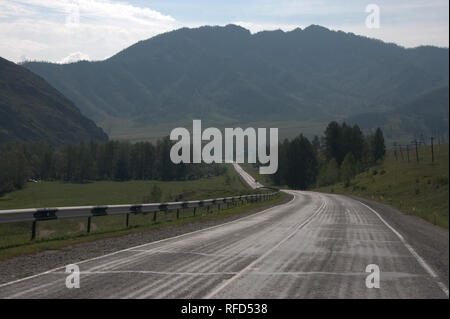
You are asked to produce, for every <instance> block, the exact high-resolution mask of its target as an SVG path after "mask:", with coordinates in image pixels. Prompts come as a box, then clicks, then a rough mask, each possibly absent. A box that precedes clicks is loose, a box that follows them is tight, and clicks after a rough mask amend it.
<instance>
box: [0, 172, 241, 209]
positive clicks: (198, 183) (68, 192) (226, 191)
mask: <svg viewBox="0 0 450 319" xmlns="http://www.w3.org/2000/svg"><path fill="white" fill-rule="evenodd" d="M153 185H157V186H158V187H159V188H160V189H161V190H162V201H173V200H175V197H177V196H180V195H181V196H182V199H183V200H193V199H206V198H215V197H225V196H232V195H238V194H243V193H248V192H249V190H248V188H247V187H246V185H244V184H243V183H242V182H241V180H240V178H239V176H238V175H237V174H236V172H235V171H234V169H233V168H232V167H231V165H227V172H226V174H224V175H221V176H215V177H210V178H203V179H199V180H193V181H173V182H162V181H126V182H113V181H102V182H92V183H86V184H74V183H62V182H39V183H28V184H27V186H26V187H25V188H24V189H22V190H19V191H15V192H11V193H8V194H6V195H5V196H3V197H0V210H1V209H15V208H38V207H61V206H81V205H113V204H133V203H144V202H151V201H152V200H151V190H152V187H153Z"/></svg>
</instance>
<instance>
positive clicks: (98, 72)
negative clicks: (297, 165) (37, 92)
mask: <svg viewBox="0 0 450 319" xmlns="http://www.w3.org/2000/svg"><path fill="white" fill-rule="evenodd" d="M25 66H26V67H27V68H29V69H30V70H32V71H33V72H35V73H37V74H39V75H41V76H42V77H44V78H45V79H46V80H48V81H49V82H50V83H51V84H52V85H54V86H55V87H56V88H57V89H58V90H60V91H61V92H62V93H63V94H64V95H66V96H67V97H68V98H70V99H71V100H72V101H74V102H75V104H76V105H77V106H78V107H79V108H80V109H81V111H82V112H83V113H84V114H85V115H87V116H88V117H90V118H92V119H94V120H95V121H96V122H97V123H98V124H99V125H100V126H102V127H103V128H104V129H105V130H106V131H107V133H110V134H111V135H112V136H113V137H124V138H133V137H136V138H146V137H149V136H148V135H149V134H150V135H152V134H154V130H155V127H160V128H162V130H164V132H163V134H162V135H167V134H168V133H169V132H170V129H171V128H173V127H175V126H176V125H180V124H181V125H189V123H190V121H191V119H192V118H198V119H202V120H203V121H205V122H206V123H207V125H216V126H219V127H224V126H229V125H234V126H237V125H242V126H249V125H252V123H253V124H254V123H264V124H265V125H270V124H271V123H276V125H277V127H280V128H282V127H283V125H286V126H294V127H300V126H303V127H305V126H306V127H307V126H308V125H309V123H315V127H316V128H315V130H316V131H315V133H319V132H320V131H321V130H323V128H324V127H325V125H326V123H328V122H329V121H330V120H342V119H345V118H347V117H349V116H351V115H355V114H363V113H367V112H377V113H380V112H391V111H396V110H397V109H398V108H400V107H402V106H404V105H405V103H406V102H407V101H411V100H413V99H414V98H416V97H418V96H420V95H422V94H424V93H426V92H429V91H431V90H434V89H437V88H440V87H443V86H448V66H449V54H448V49H444V48H436V47H419V48H414V49H405V48H403V47H400V46H397V45H395V44H389V43H384V42H382V41H379V40H374V39H369V38H365V37H361V36H357V35H354V34H352V33H344V32H340V31H337V32H336V31H331V30H328V29H326V28H323V27H320V26H315V25H313V26H310V27H307V28H305V29H303V30H302V29H300V28H297V29H295V30H293V31H290V32H283V31H265V32H260V33H256V34H253V35H252V34H251V33H250V32H249V31H248V30H246V29H244V28H242V27H239V26H235V25H228V26H225V27H210V26H205V27H200V28H196V29H188V28H183V29H179V30H176V31H172V32H168V33H165V34H161V35H158V36H155V37H153V38H151V39H148V40H145V41H141V42H138V43H136V44H134V45H132V46H131V47H129V48H127V49H125V50H123V51H121V52H119V53H118V54H116V55H114V56H113V57H111V58H109V59H107V60H104V61H98V62H87V61H81V62H78V63H72V64H67V65H60V64H53V63H43V62H30V63H26V64H25ZM399 114H400V115H401V111H399ZM288 122H289V124H287V123H288ZM283 123H285V124H283ZM293 123H294V124H293ZM295 123H297V124H298V123H302V125H296V124H295ZM305 123H306V124H305ZM254 125H256V124H254ZM298 132H299V130H298V129H297V128H295V134H298ZM303 132H305V130H303ZM307 133H308V132H307ZM309 133H312V132H309ZM403 133H405V132H402V134H403ZM406 133H411V132H406Z"/></svg>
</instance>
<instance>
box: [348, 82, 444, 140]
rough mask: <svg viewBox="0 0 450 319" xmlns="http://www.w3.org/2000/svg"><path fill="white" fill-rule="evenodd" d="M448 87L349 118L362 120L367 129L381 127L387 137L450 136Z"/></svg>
mask: <svg viewBox="0 0 450 319" xmlns="http://www.w3.org/2000/svg"><path fill="white" fill-rule="evenodd" d="M448 90H449V88H448V85H447V86H444V87H441V88H438V89H433V90H431V91H429V92H426V93H423V94H420V95H419V96H418V97H415V98H413V99H411V100H409V101H407V102H406V103H404V104H403V105H401V106H400V107H398V108H396V109H394V110H392V111H387V112H372V113H362V114H357V115H354V116H351V117H349V118H348V119H347V122H348V123H350V124H358V125H360V126H361V128H362V129H364V130H366V131H373V130H375V129H376V128H377V127H381V128H382V129H383V132H384V133H385V135H386V137H388V138H389V139H391V140H394V141H403V142H409V141H410V140H409V139H410V138H411V137H413V138H418V137H420V136H426V137H430V136H434V137H440V136H448V127H449V95H448ZM405 132H410V134H409V135H407V134H405ZM408 138H409V139H408Z"/></svg>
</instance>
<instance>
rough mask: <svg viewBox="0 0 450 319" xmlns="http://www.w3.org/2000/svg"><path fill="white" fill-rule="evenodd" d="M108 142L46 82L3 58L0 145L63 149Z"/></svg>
mask: <svg viewBox="0 0 450 319" xmlns="http://www.w3.org/2000/svg"><path fill="white" fill-rule="evenodd" d="M107 139H108V136H107V135H106V134H105V133H104V132H103V130H102V129H101V128H99V127H97V126H96V124H95V123H94V122H93V121H92V120H90V119H88V118H86V117H85V116H83V115H82V114H81V112H80V110H79V109H78V108H77V107H76V106H75V105H74V104H73V103H72V102H71V101H69V100H68V99H67V98H66V97H64V96H63V95H62V94H61V93H60V92H58V91H57V90H56V89H55V88H53V87H52V86H50V85H49V84H48V83H47V82H46V81H45V80H44V79H42V78H41V77H39V76H38V75H36V74H33V73H32V72H30V71H29V70H28V69H26V68H24V67H22V66H19V65H16V64H15V63H12V62H10V61H8V60H5V59H3V58H0V143H2V142H8V141H14V140H19V141H45V142H47V143H50V144H53V145H61V144H65V143H77V142H81V141H88V140H101V141H104V140H107Z"/></svg>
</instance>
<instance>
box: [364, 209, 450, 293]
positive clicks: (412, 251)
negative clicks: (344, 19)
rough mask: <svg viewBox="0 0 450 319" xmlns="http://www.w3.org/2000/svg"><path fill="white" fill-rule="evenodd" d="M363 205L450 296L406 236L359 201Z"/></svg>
mask: <svg viewBox="0 0 450 319" xmlns="http://www.w3.org/2000/svg"><path fill="white" fill-rule="evenodd" d="M358 202H359V203H360V204H361V205H363V206H365V207H367V208H368V209H370V210H371V211H372V212H373V213H374V214H375V215H377V216H378V218H379V219H380V220H381V221H382V222H383V223H384V224H385V225H386V226H387V227H388V228H389V229H390V230H391V231H392V232H393V233H394V234H395V235H396V236H397V237H398V238H399V239H400V240H401V242H402V243H403V245H405V247H406V248H407V249H408V250H409V252H410V253H411V254H412V255H413V256H414V258H416V260H417V262H418V263H419V264H420V265H421V266H422V268H423V269H425V271H426V272H428V274H429V275H430V276H431V277H433V278H435V279H436V282H437V284H438V286H439V288H441V290H442V291H443V292H444V293H445V294H446V296H447V297H448V296H449V293H448V288H447V286H445V284H444V283H443V282H441V281H439V280H438V278H439V276H438V275H437V274H436V273H435V272H434V270H433V269H432V268H431V267H430V266H429V265H428V264H427V263H426V262H425V260H424V259H423V258H422V257H421V256H420V255H419V254H418V253H417V252H416V251H415V250H414V248H412V246H411V245H410V244H408V242H407V241H406V240H405V238H404V237H403V236H402V235H401V234H400V233H399V232H398V231H397V230H395V229H394V227H392V226H391V225H389V224H388V222H386V221H385V220H384V219H383V217H381V215H380V214H378V212H376V211H375V210H374V209H373V208H372V207H370V206H368V205H366V204H364V203H362V202H360V201H358Z"/></svg>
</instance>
